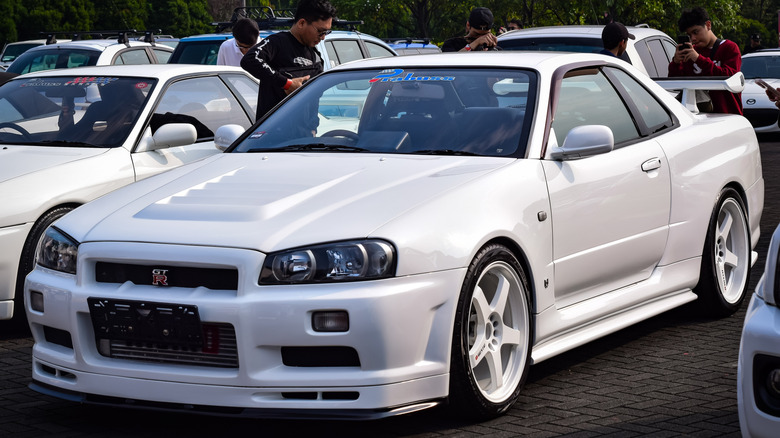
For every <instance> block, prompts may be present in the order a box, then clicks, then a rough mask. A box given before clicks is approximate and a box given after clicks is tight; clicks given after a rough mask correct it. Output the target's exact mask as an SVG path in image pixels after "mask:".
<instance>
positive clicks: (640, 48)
mask: <svg viewBox="0 0 780 438" xmlns="http://www.w3.org/2000/svg"><path fill="white" fill-rule="evenodd" d="M634 48H635V49H636V53H637V54H639V59H641V60H642V65H643V66H644V67H645V70H646V71H647V75H648V76H650V77H651V78H657V77H658V71H656V69H655V63H654V62H653V57H652V56H650V49H649V48H648V47H647V42H646V41H645V40H641V41H637V42H636V43H634Z"/></svg>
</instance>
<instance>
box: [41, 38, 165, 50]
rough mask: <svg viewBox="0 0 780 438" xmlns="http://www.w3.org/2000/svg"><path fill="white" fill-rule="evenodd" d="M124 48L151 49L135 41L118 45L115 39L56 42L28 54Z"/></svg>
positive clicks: (145, 43) (147, 44) (148, 44)
mask: <svg viewBox="0 0 780 438" xmlns="http://www.w3.org/2000/svg"><path fill="white" fill-rule="evenodd" d="M128 44H129V46H128ZM119 45H121V46H125V47H139V46H140V47H151V46H152V45H151V44H150V43H147V42H143V41H135V40H131V41H128V42H127V44H125V43H120V42H118V41H117V40H116V39H99V40H98V39H95V40H78V41H64V42H56V43H54V44H48V45H43V46H38V47H33V48H32V49H30V50H29V52H33V51H36V52H37V51H40V50H51V49H62V50H65V49H83V50H97V51H101V52H102V51H105V50H106V49H107V48H109V47H112V46H119Z"/></svg>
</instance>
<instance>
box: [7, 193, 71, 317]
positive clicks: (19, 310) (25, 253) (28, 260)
mask: <svg viewBox="0 0 780 438" xmlns="http://www.w3.org/2000/svg"><path fill="white" fill-rule="evenodd" d="M71 210H73V207H57V208H54V209H51V210H49V211H47V212H46V213H45V214H44V215H43V216H41V217H40V218H39V219H38V221H37V222H35V225H33V227H32V229H31V230H30V234H29V235H27V240H25V241H24V246H23V247H22V255H21V258H20V259H19V271H17V273H16V292H15V294H14V315H13V319H12V321H14V324H15V325H16V324H24V323H26V322H27V321H26V317H25V314H24V278H25V277H27V274H29V273H30V271H32V270H33V268H34V267H35V250H36V248H38V241H39V240H41V236H42V235H43V232H44V231H46V228H48V227H49V225H51V224H52V223H54V221H56V220H57V219H59V218H61V217H62V216H65V214H66V213H68V212H70V211H71Z"/></svg>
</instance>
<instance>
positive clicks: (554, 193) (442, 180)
mask: <svg viewBox="0 0 780 438" xmlns="http://www.w3.org/2000/svg"><path fill="white" fill-rule="evenodd" d="M739 79H741V75H738V76H737V77H736V78H735V80H736V81H737V82H738V83H739ZM732 82H733V81H732ZM732 82H729V81H713V82H712V84H711V85H710V86H712V87H714V88H713V89H715V88H717V87H723V88H720V89H731V90H732V91H739V89H741V86H737V87H734V86H732V85H730V84H731V83H732ZM669 84H671V85H669ZM686 84H687V85H690V86H691V87H701V81H694V82H686V81H669V83H668V84H667V88H669V87H682V88H684V87H685V86H687V85H686ZM361 90H362V93H361V92H360V91H361ZM341 95H343V96H345V99H347V100H348V99H352V100H353V101H354V100H358V101H359V102H358V103H359V104H358V105H356V107H357V108H359V111H358V112H356V113H355V117H354V120H353V122H354V123H352V124H351V125H350V124H348V123H345V120H343V119H344V118H346V117H347V115H344V116H342V117H341V118H340V119H339V120H338V121H337V122H336V123H335V124H332V125H331V121H330V119H328V118H327V117H320V116H319V115H318V113H320V111H319V107H320V106H321V105H330V106H332V102H333V101H334V100H335V99H337V98H338V97H339V96H341ZM686 96H687V97H690V96H693V93H688V92H687V91H686V94H685V95H683V101H684V102H686V104H689V106H691V107H693V108H695V103H693V104H692V105H691V104H690V103H689V102H688V99H687V97H686ZM320 114H321V113H320ZM349 126H352V128H349ZM237 130H238V129H236V130H233V131H232V132H235V131H237ZM231 135H232V134H231V129H230V127H223V128H220V130H218V132H217V138H218V139H220V140H219V141H221V142H227V141H231V140H232V139H236V140H235V142H233V143H232V146H231V147H230V148H229V149H228V150H227V153H225V154H221V155H218V156H214V157H210V158H207V159H205V160H202V161H200V162H198V163H193V164H191V165H187V166H182V167H180V168H178V169H174V170H173V171H171V172H168V173H165V174H163V175H159V176H156V177H153V178H148V179H146V180H144V181H141V182H138V183H136V184H133V185H130V186H128V187H125V188H122V189H120V190H118V191H116V192H114V193H112V194H109V195H107V196H104V197H102V198H100V199H98V200H96V201H94V202H92V203H90V204H88V205H85V206H83V207H80V208H79V209H77V210H75V211H73V212H71V213H70V214H68V215H67V216H65V217H63V218H61V219H60V220H59V221H57V222H56V223H55V224H53V225H52V226H51V227H49V228H48V230H47V231H46V232H45V235H44V237H43V238H42V239H41V241H40V244H39V246H38V257H37V266H36V268H35V269H34V271H33V272H32V273H30V275H28V277H27V279H26V283H25V299H26V301H25V306H26V310H27V316H28V320H29V322H30V327H31V329H32V333H33V336H34V338H35V345H34V347H33V382H32V383H31V388H33V389H35V390H36V391H40V392H44V393H48V394H52V395H55V396H58V397H62V398H66V399H69V400H80V401H83V402H88V403H92V402H94V403H108V404H117V405H126V403H132V404H133V405H134V406H136V407H138V406H146V407H149V408H164V409H177V408H181V409H188V408H190V409H191V408H193V407H195V408H196V409H197V410H199V411H209V409H210V408H214V411H213V412H220V413H230V414H237V415H239V414H241V415H255V416H261V417H288V416H299V417H304V418H332V419H335V418H378V417H383V416H389V415H397V414H403V413H408V412H413V411H416V410H419V409H422V408H426V407H430V406H434V405H436V404H439V403H441V402H442V401H445V400H448V401H449V405H450V406H451V407H452V408H455V409H456V410H457V411H458V412H463V413H464V414H466V415H469V416H471V417H475V418H489V417H492V416H496V415H499V414H501V413H503V412H505V411H506V410H507V409H509V408H510V407H511V406H512V404H513V403H515V401H516V400H517V399H518V397H519V394H520V391H521V388H522V386H523V383H524V381H525V379H526V376H527V374H528V370H529V367H530V366H531V365H532V364H537V363H539V362H541V361H543V360H545V359H548V358H550V357H552V356H554V355H557V354H559V353H561V352H564V351H567V350H569V349H572V348H574V347H577V346H579V345H582V344H585V343H587V342H589V341H591V340H593V339H596V338H599V337H601V336H604V335H606V334H609V333H612V332H615V331H617V330H620V329H622V328H624V327H626V326H628V325H631V324H634V323H636V322H638V321H641V320H644V319H647V318H650V317H652V316H654V315H657V314H659V313H661V312H664V311H667V310H669V309H672V308H674V307H677V306H681V305H683V304H685V303H688V302H692V301H694V300H697V303H695V304H699V305H700V308H701V310H702V311H704V312H707V313H708V314H710V315H719V316H722V315H729V314H731V313H732V312H734V311H735V310H736V309H737V308H738V307H739V305H740V303H742V301H743V299H744V297H745V290H746V287H747V284H748V278H749V274H750V269H751V266H752V263H753V262H754V261H755V259H756V254H755V252H753V251H752V249H753V248H754V247H755V244H756V242H757V241H758V237H759V220H760V218H761V211H762V208H763V199H764V182H763V178H762V175H761V157H760V154H759V148H758V143H757V141H756V136H755V134H754V132H753V129H752V128H751V126H750V124H749V123H748V122H747V120H745V119H744V118H743V117H738V116H731V115H723V114H720V115H713V114H707V115H701V114H694V113H692V112H690V111H689V110H688V109H686V107H685V106H683V105H681V104H680V103H679V102H678V101H677V100H675V98H674V97H673V96H672V95H671V94H670V93H669V92H668V91H666V90H665V89H664V88H662V87H661V86H659V85H658V84H656V83H655V82H653V81H652V80H651V79H650V78H648V77H647V76H646V75H644V74H642V73H640V72H639V71H637V70H636V69H634V68H633V67H631V66H630V65H628V64H626V63H625V62H623V61H620V60H612V59H610V58H607V57H604V56H597V55H592V54H572V53H542V52H540V53H526V54H524V55H523V56H512V55H511V54H506V53H501V52H498V53H495V52H494V53H471V54H467V55H463V54H442V55H430V56H428V55H421V56H414V57H405V58H393V59H373V60H366V61H359V62H356V63H351V64H349V65H344V66H340V67H337V68H335V69H333V70H331V71H329V72H326V73H324V74H322V75H320V76H318V77H316V78H315V79H313V80H311V81H309V82H308V83H307V84H306V85H305V86H304V87H302V88H301V89H299V90H297V91H296V92H295V93H294V94H292V95H291V96H289V97H288V98H287V99H286V100H285V101H284V102H282V103H281V104H280V105H279V106H277V107H276V108H275V109H274V110H273V111H272V112H271V113H269V114H268V115H267V116H266V117H265V118H264V119H263V120H261V121H260V122H259V123H258V124H256V125H254V126H253V127H252V128H251V129H250V130H249V131H247V132H246V133H243V135H239V134H236V135H234V136H232V137H231Z"/></svg>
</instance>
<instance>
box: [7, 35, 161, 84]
mask: <svg viewBox="0 0 780 438" xmlns="http://www.w3.org/2000/svg"><path fill="white" fill-rule="evenodd" d="M104 33H105V32H74V35H75V36H77V37H79V38H80V37H82V36H87V35H91V36H94V37H96V39H76V40H73V41H66V40H63V41H55V42H51V43H47V44H45V45H41V46H37V47H33V48H31V49H29V50H27V51H26V52H24V53H23V54H21V55H20V56H18V57H17V58H16V59H14V61H13V62H12V63H11V65H9V66H8V68H7V69H6V71H8V72H11V73H17V74H20V75H21V74H25V73H32V72H37V71H44V70H52V69H59V68H74V67H87V66H100V65H125V64H129V65H143V64H165V63H166V62H168V59H169V58H170V57H171V54H172V53H173V47H170V46H168V45H165V44H162V43H161V44H157V43H156V42H155V41H154V36H153V34H152V33H148V36H145V37H146V39H143V40H138V39H130V35H131V34H132V33H133V31H120V32H119V33H118V34H117V36H116V38H113V39H102V38H101V37H102V35H103V34H104Z"/></svg>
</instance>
